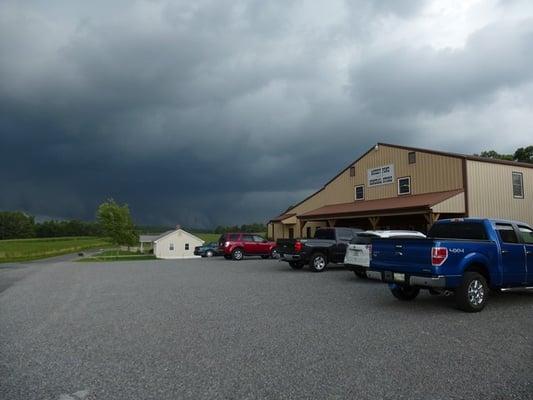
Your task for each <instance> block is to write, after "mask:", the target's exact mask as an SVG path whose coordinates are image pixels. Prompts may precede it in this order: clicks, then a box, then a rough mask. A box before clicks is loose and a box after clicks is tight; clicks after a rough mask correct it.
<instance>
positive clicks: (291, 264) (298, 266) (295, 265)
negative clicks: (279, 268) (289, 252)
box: [289, 261, 304, 269]
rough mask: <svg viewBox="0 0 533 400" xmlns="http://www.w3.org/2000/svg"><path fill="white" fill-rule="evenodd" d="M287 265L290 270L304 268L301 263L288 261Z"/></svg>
mask: <svg viewBox="0 0 533 400" xmlns="http://www.w3.org/2000/svg"><path fill="white" fill-rule="evenodd" d="M289 265H290V266H291V268H292V269H302V268H303V267H304V264H303V263H302V262H301V261H289Z"/></svg>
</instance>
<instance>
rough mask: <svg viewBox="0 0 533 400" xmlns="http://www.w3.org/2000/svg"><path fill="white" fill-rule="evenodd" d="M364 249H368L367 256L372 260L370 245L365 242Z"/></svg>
mask: <svg viewBox="0 0 533 400" xmlns="http://www.w3.org/2000/svg"><path fill="white" fill-rule="evenodd" d="M366 249H367V250H368V257H370V259H371V260H372V245H371V244H367V245H366Z"/></svg>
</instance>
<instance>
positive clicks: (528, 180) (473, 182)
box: [466, 160, 533, 224]
mask: <svg viewBox="0 0 533 400" xmlns="http://www.w3.org/2000/svg"><path fill="white" fill-rule="evenodd" d="M466 165H467V180H468V203H469V214H470V216H473V217H485V218H503V219H512V220H517V221H523V222H527V223H529V224H533V169H532V168H522V167H515V166H510V165H501V164H491V163H484V162H479V161H470V160H468V161H467V163H466ZM513 172H521V173H522V174H523V181H524V198H523V199H515V198H513V183H512V173H513Z"/></svg>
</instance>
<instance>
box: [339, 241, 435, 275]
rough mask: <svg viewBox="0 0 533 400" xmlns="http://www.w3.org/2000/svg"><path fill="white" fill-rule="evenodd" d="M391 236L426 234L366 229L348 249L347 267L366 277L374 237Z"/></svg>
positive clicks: (345, 259) (345, 261)
mask: <svg viewBox="0 0 533 400" xmlns="http://www.w3.org/2000/svg"><path fill="white" fill-rule="evenodd" d="M391 237H402V238H425V237H426V235H424V234H423V233H422V232H418V231H366V232H361V233H358V234H357V236H356V237H354V238H353V239H352V240H351V241H350V244H349V245H348V248H347V249H346V256H345V257H344V265H345V267H346V269H348V270H350V271H353V272H354V273H355V275H356V276H358V277H359V278H366V271H367V270H368V267H369V266H370V252H371V251H372V239H373V238H391Z"/></svg>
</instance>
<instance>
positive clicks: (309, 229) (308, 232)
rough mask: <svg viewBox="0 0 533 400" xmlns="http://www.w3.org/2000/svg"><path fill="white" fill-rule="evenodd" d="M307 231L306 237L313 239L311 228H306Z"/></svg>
mask: <svg viewBox="0 0 533 400" xmlns="http://www.w3.org/2000/svg"><path fill="white" fill-rule="evenodd" d="M305 231H306V232H305V236H306V237H308V238H310V237H311V227H310V226H308V227H307V228H306V230H305Z"/></svg>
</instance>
